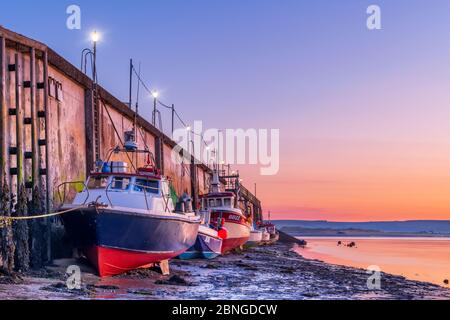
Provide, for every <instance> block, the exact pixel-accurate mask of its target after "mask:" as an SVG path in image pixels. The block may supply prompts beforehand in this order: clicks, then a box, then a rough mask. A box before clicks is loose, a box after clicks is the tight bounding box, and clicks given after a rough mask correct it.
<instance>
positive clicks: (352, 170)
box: [0, 0, 450, 220]
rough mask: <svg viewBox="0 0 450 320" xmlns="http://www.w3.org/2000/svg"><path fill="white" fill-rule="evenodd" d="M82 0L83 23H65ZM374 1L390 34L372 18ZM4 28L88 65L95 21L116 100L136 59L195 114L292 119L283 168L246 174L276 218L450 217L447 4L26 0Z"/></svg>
mask: <svg viewBox="0 0 450 320" xmlns="http://www.w3.org/2000/svg"><path fill="white" fill-rule="evenodd" d="M70 4H78V5H79V6H81V9H82V30H81V31H70V30H68V29H66V27H65V22H66V18H67V15H66V14H65V10H66V7H67V6H68V5H70ZM370 4H378V5H379V6H380V7H381V9H382V25H383V30H381V31H369V30H368V29H367V28H366V18H367V15H366V8H367V6H368V5H370ZM0 24H2V25H3V26H5V27H7V28H10V29H12V30H14V31H16V32H19V33H23V34H25V35H27V36H29V37H32V38H35V39H37V40H40V41H42V42H45V43H46V44H48V45H49V46H51V47H52V48H53V49H55V50H56V51H57V52H59V53H60V54H61V55H62V56H64V57H65V58H67V59H68V60H69V61H71V62H72V63H74V64H75V65H77V66H78V65H79V60H80V52H81V49H82V48H84V47H86V46H88V45H89V33H90V31H92V30H93V29H97V30H99V31H101V33H102V41H101V43H100V44H99V63H98V65H99V80H100V82H101V84H102V85H103V86H104V87H105V88H107V89H108V90H109V91H111V92H112V93H113V94H115V95H116V96H117V97H119V98H121V99H123V100H127V99H128V60H129V58H130V57H133V59H134V60H135V61H136V62H138V61H141V62H142V73H143V77H144V78H145V79H147V80H146V81H148V82H149V83H151V86H152V87H154V88H158V89H159V90H161V91H162V97H161V100H163V101H165V102H167V103H175V104H176V106H177V108H178V110H179V111H180V113H181V114H182V116H183V117H184V118H185V119H186V120H185V121H186V122H187V123H192V122H193V121H194V120H203V121H204V124H205V126H209V127H217V128H237V127H242V128H280V129H281V170H280V173H279V174H278V175H277V176H275V177H261V176H259V175H258V172H259V170H258V168H251V167H250V168H246V171H245V172H243V175H244V181H245V182H246V184H247V185H248V187H249V188H250V187H251V186H252V184H253V182H254V181H256V182H257V183H258V196H259V197H261V198H262V200H263V202H264V204H265V209H266V210H272V211H273V212H274V217H279V218H299V219H329V220H391V219H416V218H427V219H444V218H445V219H450V201H448V200H447V199H448V198H450V197H449V196H448V195H449V194H450V182H449V181H450V179H449V178H450V121H449V119H450V106H449V104H450V90H449V88H450V32H449V30H450V2H449V1H446V0H434V1H422V0H410V1H406V0H395V1H365V0H359V1H357V0H353V1H350V0H345V1H344V0H342V1H326V0H315V1H312V0H311V1H302V0H282V1H281V0H279V1H275V0H270V1H269V0H239V1H238V0H227V1H210V0H189V1H186V0H183V1H182V0H173V1H171V0H164V1H162V0H161V1H155V0H153V1H131V0H130V1H95V3H94V2H93V1H40V2H39V4H38V3H36V2H35V1H23V0H22V1H18V2H16V3H13V2H7V3H4V4H2V10H1V11H0ZM150 104H151V101H150V99H148V98H142V100H141V105H142V108H143V109H146V110H145V111H144V112H143V113H144V116H146V117H147V118H149V116H150ZM146 106H148V108H146ZM165 126H166V128H167V129H168V128H169V122H168V121H165Z"/></svg>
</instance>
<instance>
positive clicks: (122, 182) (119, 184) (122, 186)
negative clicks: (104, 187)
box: [110, 177, 131, 191]
mask: <svg viewBox="0 0 450 320" xmlns="http://www.w3.org/2000/svg"><path fill="white" fill-rule="evenodd" d="M130 183H131V179H130V178H127V177H113V179H112V182H111V187H110V189H111V190H115V191H125V190H128V187H129V186H130Z"/></svg>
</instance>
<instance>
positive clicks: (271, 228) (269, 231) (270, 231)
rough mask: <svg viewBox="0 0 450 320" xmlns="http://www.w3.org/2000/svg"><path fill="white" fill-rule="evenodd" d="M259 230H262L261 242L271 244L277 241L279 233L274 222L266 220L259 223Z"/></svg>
mask: <svg viewBox="0 0 450 320" xmlns="http://www.w3.org/2000/svg"><path fill="white" fill-rule="evenodd" d="M260 230H262V231H263V239H262V240H263V242H264V243H265V244H272V243H275V242H277V241H278V239H279V237H280V235H279V232H278V231H277V229H276V227H275V225H274V224H272V223H270V222H266V223H263V224H261V226H260Z"/></svg>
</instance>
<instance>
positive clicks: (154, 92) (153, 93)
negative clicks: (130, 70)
mask: <svg viewBox="0 0 450 320" xmlns="http://www.w3.org/2000/svg"><path fill="white" fill-rule="evenodd" d="M152 97H153V98H155V99H157V98H158V97H159V92H158V91H156V90H153V91H152Z"/></svg>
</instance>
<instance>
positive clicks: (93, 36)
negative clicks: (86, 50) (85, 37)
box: [91, 31, 100, 42]
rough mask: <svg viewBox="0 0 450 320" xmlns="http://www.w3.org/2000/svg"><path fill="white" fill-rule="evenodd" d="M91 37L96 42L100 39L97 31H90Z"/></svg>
mask: <svg viewBox="0 0 450 320" xmlns="http://www.w3.org/2000/svg"><path fill="white" fill-rule="evenodd" d="M91 39H92V41H93V42H98V40H100V34H99V33H98V32H97V31H94V32H92V33H91Z"/></svg>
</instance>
